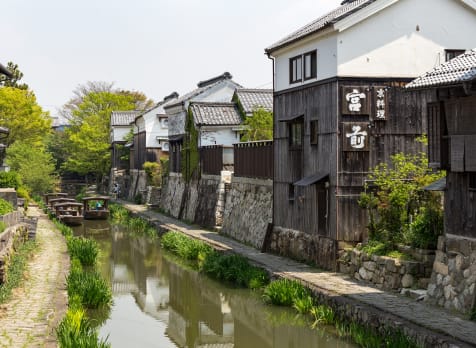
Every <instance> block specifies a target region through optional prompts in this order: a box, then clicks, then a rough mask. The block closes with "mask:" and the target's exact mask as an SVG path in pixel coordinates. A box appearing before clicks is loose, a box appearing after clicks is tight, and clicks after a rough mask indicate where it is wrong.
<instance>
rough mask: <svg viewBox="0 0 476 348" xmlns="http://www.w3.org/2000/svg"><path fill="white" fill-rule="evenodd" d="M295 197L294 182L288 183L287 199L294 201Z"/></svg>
mask: <svg viewBox="0 0 476 348" xmlns="http://www.w3.org/2000/svg"><path fill="white" fill-rule="evenodd" d="M294 199H295V186H294V184H289V186H288V200H289V201H290V202H294Z"/></svg>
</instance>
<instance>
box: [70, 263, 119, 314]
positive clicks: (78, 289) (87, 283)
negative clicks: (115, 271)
mask: <svg viewBox="0 0 476 348" xmlns="http://www.w3.org/2000/svg"><path fill="white" fill-rule="evenodd" d="M66 284H67V290H68V296H69V297H70V298H72V297H73V296H78V297H79V298H80V299H81V304H82V305H83V306H85V307H86V308H99V307H102V306H108V305H111V303H112V292H111V289H110V288H109V284H107V282H106V281H105V280H104V279H103V278H102V277H101V275H100V274H99V273H98V272H96V271H85V270H83V269H82V268H81V266H78V263H76V264H74V263H72V265H71V270H70V273H69V275H68V278H67V280H66Z"/></svg>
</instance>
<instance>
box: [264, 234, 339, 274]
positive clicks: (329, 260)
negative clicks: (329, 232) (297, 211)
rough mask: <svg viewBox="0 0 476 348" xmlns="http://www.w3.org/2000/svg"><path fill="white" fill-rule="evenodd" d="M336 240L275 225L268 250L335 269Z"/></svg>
mask: <svg viewBox="0 0 476 348" xmlns="http://www.w3.org/2000/svg"><path fill="white" fill-rule="evenodd" d="M336 248H337V246H336V242H335V241H334V240H332V239H329V238H325V237H322V236H316V235H309V234H307V233H304V232H301V231H296V230H291V229H286V228H282V227H274V228H273V232H272V234H271V236H270V242H269V245H268V246H267V248H266V249H267V250H268V251H271V252H274V253H276V254H278V255H282V256H285V257H290V258H292V259H295V260H298V261H304V262H310V263H313V264H315V265H319V266H320V267H323V268H325V269H328V270H335V268H336V263H335V255H336Z"/></svg>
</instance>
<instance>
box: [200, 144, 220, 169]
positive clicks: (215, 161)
mask: <svg viewBox="0 0 476 348" xmlns="http://www.w3.org/2000/svg"><path fill="white" fill-rule="evenodd" d="M200 159H201V167H202V173H203V174H210V175H220V174H221V171H222V170H223V146H222V145H210V146H203V147H201V148H200Z"/></svg>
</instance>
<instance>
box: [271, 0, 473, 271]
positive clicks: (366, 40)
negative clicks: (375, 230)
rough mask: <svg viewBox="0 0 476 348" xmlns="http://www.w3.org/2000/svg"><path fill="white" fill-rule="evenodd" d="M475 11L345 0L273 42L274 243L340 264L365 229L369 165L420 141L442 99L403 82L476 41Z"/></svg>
mask: <svg viewBox="0 0 476 348" xmlns="http://www.w3.org/2000/svg"><path fill="white" fill-rule="evenodd" d="M442 16H444V17H445V18H446V19H447V20H445V21H436V20H435V18H441V17H442ZM475 19H476V5H474V4H473V3H469V2H467V1H459V0H441V1H430V0H394V1H388V0H373V1H372V0H354V1H351V0H348V1H344V2H343V3H342V5H341V6H340V7H338V8H337V9H335V10H334V11H332V12H330V13H328V14H326V15H324V16H322V17H320V18H318V19H317V20H315V21H314V22H312V23H310V24H308V25H306V26H305V27H303V28H301V29H299V30H297V31H296V32H294V33H292V34H291V35H289V36H287V37H285V38H284V39H282V40H280V41H278V42H277V43H275V44H274V45H272V46H270V47H268V48H267V49H266V53H267V54H268V56H269V57H270V58H272V60H273V65H274V199H273V200H274V201H273V230H272V236H271V237H270V238H269V239H270V240H272V241H273V242H272V243H271V245H272V249H273V250H274V251H276V252H279V253H282V254H286V255H289V256H292V257H296V258H300V259H306V260H310V261H312V262H314V263H316V264H318V265H320V266H323V267H326V268H329V269H334V268H335V261H336V257H337V252H338V250H339V248H343V247H345V246H347V245H353V244H355V243H357V242H361V241H363V240H365V239H366V237H367V236H366V226H367V216H366V213H365V211H364V210H363V209H361V208H360V207H359V206H358V198H359V196H360V193H361V192H362V190H363V187H364V184H365V183H366V180H367V175H368V173H369V170H370V169H371V168H372V167H374V166H375V165H377V164H379V163H381V162H389V160H390V156H391V155H393V154H395V153H398V152H416V151H421V145H420V144H419V143H418V142H416V141H415V138H416V137H418V136H420V135H421V134H422V133H425V132H426V130H427V124H426V117H425V116H426V105H427V103H429V102H432V101H434V99H435V94H434V91H431V90H430V91H427V92H426V93H422V94H421V95H419V96H416V94H412V93H406V92H405V90H404V86H405V84H406V83H408V82H409V81H411V79H412V77H413V78H414V77H416V76H419V75H421V74H422V73H423V72H424V71H427V70H429V69H430V68H432V67H433V66H434V64H435V62H438V61H440V62H443V61H444V59H445V57H446V56H451V55H453V54H456V52H460V49H465V48H467V47H473V46H474V45H475V44H476V39H474V38H473V37H471V36H469V35H467V33H468V30H476V20H475ZM462 21H463V22H464V26H463V25H461V23H462ZM392 23H393V24H392ZM396 23H398V25H396ZM469 27H470V29H469ZM454 48H458V49H457V50H455V49H454ZM422 115H423V117H422Z"/></svg>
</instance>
